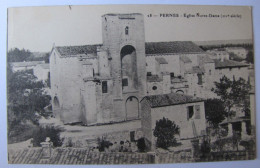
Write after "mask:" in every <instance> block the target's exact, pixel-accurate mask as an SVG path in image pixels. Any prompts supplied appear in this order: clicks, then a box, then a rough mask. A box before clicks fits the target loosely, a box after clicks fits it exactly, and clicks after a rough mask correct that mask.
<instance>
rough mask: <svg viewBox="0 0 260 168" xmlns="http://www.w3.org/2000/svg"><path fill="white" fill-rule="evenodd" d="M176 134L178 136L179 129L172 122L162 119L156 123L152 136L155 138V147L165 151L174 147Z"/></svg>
mask: <svg viewBox="0 0 260 168" xmlns="http://www.w3.org/2000/svg"><path fill="white" fill-rule="evenodd" d="M176 134H178V135H179V134H180V128H179V126H178V125H176V124H175V123H174V122H173V121H171V120H169V119H168V118H164V117H163V118H162V119H160V120H159V121H156V126H155V129H154V132H153V135H154V136H155V137H157V141H156V146H157V147H160V148H163V149H167V148H168V147H170V146H175V145H176V144H177V140H176V138H175V135H176Z"/></svg>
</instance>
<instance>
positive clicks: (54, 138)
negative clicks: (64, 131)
mask: <svg viewBox="0 0 260 168" xmlns="http://www.w3.org/2000/svg"><path fill="white" fill-rule="evenodd" d="M60 132H61V130H60V129H58V128H55V127H53V126H49V127H39V129H38V130H36V131H34V134H33V146H41V142H44V141H45V140H46V138H47V137H49V138H50V140H51V142H52V143H53V146H54V147H59V146H61V145H62V140H61V139H60Z"/></svg>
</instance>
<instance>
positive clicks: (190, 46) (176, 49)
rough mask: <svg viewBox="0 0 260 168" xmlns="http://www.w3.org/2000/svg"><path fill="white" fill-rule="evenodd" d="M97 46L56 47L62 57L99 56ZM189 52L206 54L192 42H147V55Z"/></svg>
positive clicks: (98, 45)
mask: <svg viewBox="0 0 260 168" xmlns="http://www.w3.org/2000/svg"><path fill="white" fill-rule="evenodd" d="M100 46H102V45H101V44H96V45H83V46H63V47H56V49H57V50H58V52H59V53H60V54H61V56H68V55H78V54H95V55H96V54H97V47H100ZM189 52H196V53H197V52H204V51H203V50H202V49H201V48H200V47H199V46H197V45H196V44H194V43H193V42H191V41H173V42H146V43H145V53H146V54H169V53H189Z"/></svg>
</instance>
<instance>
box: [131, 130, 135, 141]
mask: <svg viewBox="0 0 260 168" xmlns="http://www.w3.org/2000/svg"><path fill="white" fill-rule="evenodd" d="M130 141H131V142H134V141H135V131H131V132H130Z"/></svg>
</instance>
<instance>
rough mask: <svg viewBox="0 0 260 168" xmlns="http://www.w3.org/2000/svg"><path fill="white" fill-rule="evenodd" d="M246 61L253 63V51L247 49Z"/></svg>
mask: <svg viewBox="0 0 260 168" xmlns="http://www.w3.org/2000/svg"><path fill="white" fill-rule="evenodd" d="M246 62H247V63H251V64H254V53H253V51H249V52H248V53H247V55H246Z"/></svg>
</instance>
